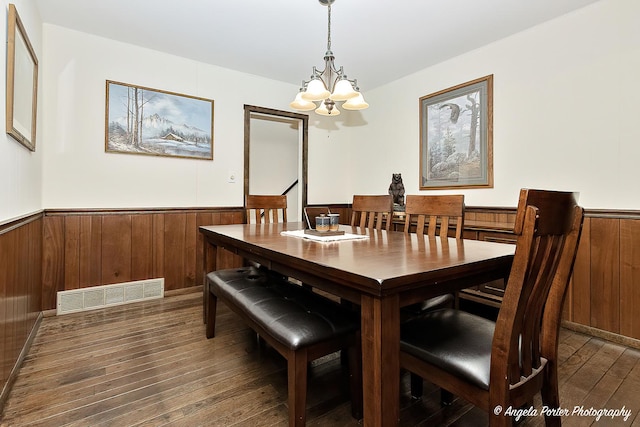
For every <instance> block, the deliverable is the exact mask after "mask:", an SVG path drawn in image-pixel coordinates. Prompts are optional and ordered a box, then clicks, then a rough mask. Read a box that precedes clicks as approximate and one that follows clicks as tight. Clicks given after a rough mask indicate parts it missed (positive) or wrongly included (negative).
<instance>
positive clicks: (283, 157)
mask: <svg viewBox="0 0 640 427" xmlns="http://www.w3.org/2000/svg"><path fill="white" fill-rule="evenodd" d="M244 113H245V114H244V195H245V197H246V195H247V194H287V217H288V220H289V221H302V218H303V213H302V210H303V208H304V207H305V206H306V204H307V164H308V163H307V151H308V150H307V147H308V133H309V132H308V120H309V117H308V116H307V115H305V114H299V113H291V112H288V111H281V110H274V109H270V108H264V107H256V106H252V105H245V106H244Z"/></svg>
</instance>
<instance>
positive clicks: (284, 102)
mask: <svg viewBox="0 0 640 427" xmlns="http://www.w3.org/2000/svg"><path fill="white" fill-rule="evenodd" d="M44 40H45V43H44V52H45V54H44V59H45V60H44V64H45V66H44V67H43V68H44V75H43V79H42V83H43V87H44V89H43V91H44V96H43V108H44V111H46V117H45V120H44V125H43V134H44V142H43V143H42V145H41V146H42V151H43V152H44V156H45V161H44V207H45V208H47V209H53V208H126V207H134V208H137V207H141V208H142V207H200V206H242V205H243V185H242V177H239V179H238V180H237V181H236V183H228V182H227V175H228V173H229V171H237V172H239V173H241V174H242V171H243V168H244V166H243V165H244V163H243V152H244V145H243V141H244V107H243V106H244V104H249V105H257V106H262V107H269V108H275V109H281V110H290V108H289V102H290V101H291V100H292V99H293V97H294V96H295V94H296V93H297V90H298V87H297V86H295V85H294V84H291V85H288V84H284V83H280V82H276V81H272V80H268V79H264V78H260V77H257V76H254V75H249V74H243V73H238V72H235V71H231V70H228V69H224V68H220V67H216V66H212V65H207V64H203V63H199V62H196V61H193V60H189V59H185V58H180V57H176V56H172V55H167V54H164V53H161V52H158V51H153V50H149V49H143V48H139V47H137V46H133V45H129V44H125V43H120V42H116V41H113V40H108V39H104V38H101V37H96V36H92V35H88V34H85V33H80V32H77V31H72V30H68V29H65V28H62V27H57V26H53V25H48V24H45V25H44ZM256 66H257V67H259V66H260V65H259V64H256ZM106 80H115V81H119V82H123V83H128V84H133V85H139V86H145V87H150V88H153V89H160V90H164V91H170V92H176V93H181V94H186V95H192V96H197V97H202V98H208V99H213V100H214V101H215V104H214V110H215V111H214V160H213V161H207V160H193V159H180V158H170V157H155V156H144V155H129V154H115V153H105V148H104V146H105V142H104V139H105V96H106V94H105V85H106V83H105V82H106ZM317 117H319V116H316V117H314V118H312V120H310V122H311V124H310V129H309V138H310V144H309V145H310V146H309V153H310V162H309V163H310V164H309V202H310V203H315V202H316V201H322V200H323V199H324V198H325V197H327V195H326V194H325V192H324V190H323V189H322V186H323V185H324V184H323V180H322V179H321V177H323V176H324V175H323V169H324V165H323V163H322V161H323V154H322V151H323V150H324V148H323V147H324V143H325V142H327V141H328V142H329V144H331V145H335V146H340V147H342V146H345V145H347V141H348V137H349V131H348V129H347V130H345V131H344V132H343V131H342V130H341V129H340V125H339V124H338V127H336V128H335V129H333V127H334V126H336V123H333V122H330V121H328V119H324V120H322V121H319V120H318V119H317ZM325 127H326V128H325ZM320 141H322V144H321V146H318V147H317V146H316V145H319V142H320ZM268 160H271V161H273V162H274V164H277V159H275V158H274V159H268ZM344 161H345V162H346V160H344ZM346 172H347V169H346V168H341V169H340V170H339V171H337V173H336V179H337V180H341V181H344V180H346V179H347V178H346V175H345V174H346ZM314 183H320V184H321V185H320V188H316V187H315V186H314ZM344 191H348V189H345V190H344ZM342 197H343V196H342V195H340V196H338V200H342Z"/></svg>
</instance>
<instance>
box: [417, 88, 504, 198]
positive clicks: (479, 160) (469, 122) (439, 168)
mask: <svg viewBox="0 0 640 427" xmlns="http://www.w3.org/2000/svg"><path fill="white" fill-rule="evenodd" d="M478 187H481V188H490V187H493V75H490V76H486V77H482V78H480V79H477V80H473V81H470V82H467V83H463V84H460V85H458V86H454V87H451V88H449V89H445V90H441V91H440V92H436V93H433V94H431V95H426V96H423V97H422V98H420V189H421V190H432V189H441V188H478Z"/></svg>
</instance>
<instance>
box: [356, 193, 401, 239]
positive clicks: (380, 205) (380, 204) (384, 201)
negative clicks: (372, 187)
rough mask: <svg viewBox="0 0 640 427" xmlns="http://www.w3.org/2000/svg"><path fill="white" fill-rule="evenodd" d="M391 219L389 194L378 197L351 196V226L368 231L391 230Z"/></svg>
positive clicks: (390, 197)
mask: <svg viewBox="0 0 640 427" xmlns="http://www.w3.org/2000/svg"><path fill="white" fill-rule="evenodd" d="M392 219H393V197H392V196H391V195H390V194H384V195H380V196H377V195H376V196H362V195H355V196H353V203H352V205H351V223H350V224H351V225H352V226H356V227H363V228H368V229H371V230H373V229H375V230H378V231H380V230H382V228H383V224H384V229H385V230H387V231H389V230H391V222H392Z"/></svg>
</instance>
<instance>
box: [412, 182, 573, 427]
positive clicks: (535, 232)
mask: <svg viewBox="0 0 640 427" xmlns="http://www.w3.org/2000/svg"><path fill="white" fill-rule="evenodd" d="M582 222H583V209H582V208H581V207H580V206H578V205H577V202H576V197H575V195H574V193H570V192H556V191H545V190H527V189H523V190H521V192H520V199H519V202H518V210H517V213H516V224H515V233H516V234H517V236H518V239H517V243H516V251H515V257H514V260H513V264H512V268H511V272H510V274H509V280H508V283H507V287H506V289H505V294H504V298H503V301H502V305H501V307H500V311H499V313H498V318H497V320H496V321H495V322H492V321H490V320H487V319H485V318H483V317H480V316H476V315H473V314H469V313H465V312H463V311H459V310H455V309H442V310H435V311H432V312H429V313H427V314H425V315H424V316H421V317H420V318H417V319H414V320H411V321H409V322H407V323H405V324H403V325H402V326H401V342H400V365H401V366H402V367H403V368H405V369H407V370H409V371H410V372H413V373H415V374H417V375H419V376H420V377H422V378H424V379H427V380H429V381H431V382H432V383H434V384H436V385H438V386H439V387H441V388H443V389H446V390H449V391H450V392H452V393H453V394H455V395H458V396H460V397H462V398H463V399H465V400H467V401H469V402H471V403H472V404H474V405H476V406H478V407H480V408H482V409H484V410H485V411H487V412H488V413H489V423H490V426H510V425H512V418H511V417H510V416H507V415H505V413H504V409H506V408H510V407H511V408H520V407H521V406H523V405H525V404H526V405H527V406H528V405H529V404H530V403H531V402H533V396H535V395H536V394H537V393H538V392H540V393H541V396H542V404H543V405H545V406H547V407H549V408H559V405H560V399H559V394H558V365H557V363H558V360H557V356H558V335H559V330H560V320H561V315H562V306H563V302H564V298H565V294H566V290H567V285H568V282H569V278H570V276H571V272H572V269H573V264H574V260H575V256H576V252H577V246H578V240H579V238H580V232H581V229H582ZM421 388H422V380H420V381H414V380H413V379H412V395H414V396H415V397H418V396H421V394H422V390H421ZM545 421H546V425H547V426H559V425H560V422H561V421H560V418H559V417H554V416H546V417H545Z"/></svg>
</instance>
